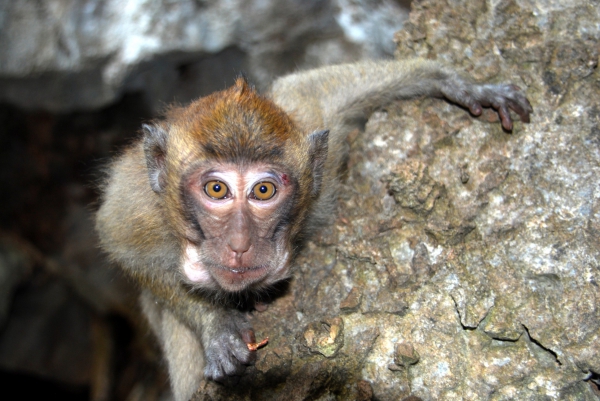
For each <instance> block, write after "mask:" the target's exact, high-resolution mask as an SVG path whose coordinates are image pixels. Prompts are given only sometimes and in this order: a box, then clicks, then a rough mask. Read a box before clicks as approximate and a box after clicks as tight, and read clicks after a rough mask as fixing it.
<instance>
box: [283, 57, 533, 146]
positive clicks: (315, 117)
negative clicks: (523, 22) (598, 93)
mask: <svg viewBox="0 0 600 401" xmlns="http://www.w3.org/2000/svg"><path fill="white" fill-rule="evenodd" d="M271 96H272V97H273V99H274V100H275V102H276V103H277V104H278V105H280V106H281V107H282V108H283V109H284V110H286V111H287V112H289V113H290V114H292V115H293V116H294V117H295V118H296V119H297V120H298V121H300V123H301V124H303V125H305V126H306V127H307V128H309V129H310V130H314V129H322V128H329V129H331V130H332V132H339V133H340V135H341V136H344V132H345V131H348V129H347V128H348V124H349V123H352V122H353V121H356V120H360V119H364V118H365V117H368V115H369V113H371V112H372V111H373V110H374V109H376V108H379V107H382V106H385V105H386V104H387V103H389V102H390V101H392V100H394V99H410V98H415V97H422V96H425V97H427V96H429V97H445V98H447V99H448V100H451V101H453V102H455V103H457V104H459V105H461V106H465V107H467V108H469V110H470V111H471V112H472V113H473V114H475V115H479V114H481V107H482V106H483V107H492V108H494V109H495V110H497V111H498V113H499V114H500V118H501V121H502V126H503V127H504V128H505V129H507V130H511V129H512V120H511V117H510V114H509V112H508V109H512V110H514V111H515V112H516V113H517V114H518V115H519V116H520V117H521V120H522V121H524V122H529V114H530V113H531V112H532V111H533V109H532V108H531V105H530V104H529V101H528V100H527V98H526V97H525V96H524V95H523V94H522V92H520V90H519V88H518V87H516V86H514V85H485V84H483V85H479V84H475V83H473V82H472V81H471V80H470V79H469V78H468V77H465V76H463V75H461V74H459V73H457V72H456V71H455V70H454V69H452V68H450V67H447V66H444V65H443V64H441V63H438V62H436V61H432V60H424V59H414V60H395V61H378V62H374V61H365V62H361V63H356V64H345V65H335V66H327V67H323V68H320V69H315V70H310V71H306V72H300V73H297V74H292V75H288V76H286V77H283V78H280V79H278V80H277V81H276V82H275V83H274V84H273V87H272V90H271Z"/></svg>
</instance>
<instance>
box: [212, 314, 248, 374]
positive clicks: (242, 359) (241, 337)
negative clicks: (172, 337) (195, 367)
mask: <svg viewBox="0 0 600 401" xmlns="http://www.w3.org/2000/svg"><path fill="white" fill-rule="evenodd" d="M224 320H225V321H221V322H219V323H218V325H217V327H214V328H213V330H209V332H210V333H207V332H205V336H206V335H207V334H208V335H209V338H208V339H207V341H206V342H205V344H204V357H205V367H204V376H205V377H206V378H207V379H210V380H214V381H217V382H220V383H224V384H230V383H231V384H234V383H235V382H237V381H238V380H239V378H240V376H241V375H242V373H244V370H245V369H246V366H249V365H252V364H254V361H255V360H256V351H251V350H249V349H248V345H247V344H248V343H254V342H256V339H255V337H254V331H253V330H252V327H251V326H250V324H249V323H248V322H247V321H246V319H245V318H243V317H241V316H233V317H228V318H227V319H224Z"/></svg>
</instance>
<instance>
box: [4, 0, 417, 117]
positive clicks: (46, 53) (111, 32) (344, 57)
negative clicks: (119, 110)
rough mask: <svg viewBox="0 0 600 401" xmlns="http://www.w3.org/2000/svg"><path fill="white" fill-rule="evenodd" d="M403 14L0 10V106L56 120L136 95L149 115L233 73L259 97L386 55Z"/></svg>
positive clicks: (211, 4) (347, 8)
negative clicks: (150, 109) (291, 80)
mask: <svg viewBox="0 0 600 401" xmlns="http://www.w3.org/2000/svg"><path fill="white" fill-rule="evenodd" d="M406 15H407V12H406V9H405V8H402V7H400V6H398V5H397V4H396V3H395V2H393V1H391V0H386V1H383V2H377V4H374V3H373V2H368V1H348V0H325V1H314V0H313V1H298V0H270V1H261V2H247V1H243V0H234V1H226V2H225V1H206V0H181V1H177V2H171V1H167V0H156V1H154V0H153V1H146V0H135V1H129V2H127V3H126V4H123V2H122V1H119V0H93V1H83V2H82V1H73V0H68V1H63V0H48V1H44V2H42V3H36V2H31V1H27V0H14V1H8V2H3V3H2V4H1V5H0V101H4V102H10V103H13V104H16V105H18V106H20V107H23V108H26V109H44V110H48V111H52V112H65V111H71V110H82V109H92V108H98V107H101V106H104V105H107V104H109V103H112V102H114V101H115V100H116V98H118V97H120V96H121V95H122V94H123V93H125V92H134V91H137V92H142V93H143V94H144V95H145V97H146V98H147V99H148V100H149V103H151V104H152V105H153V106H154V108H155V109H159V108H162V107H163V106H164V103H165V102H167V103H170V102H172V101H173V100H176V101H180V102H187V101H189V100H191V99H193V98H195V97H198V96H200V95H206V94H208V93H210V92H213V91H215V90H220V89H223V88H224V87H225V86H226V85H228V84H231V83H232V81H233V79H234V78H235V77H236V76H237V75H238V74H240V72H242V71H246V72H247V73H248V75H249V76H250V77H251V78H252V80H253V81H255V82H256V83H257V84H258V86H260V87H264V86H265V85H267V84H268V83H270V82H271V80H272V79H273V77H275V76H278V75H281V74H283V73H285V72H290V71H292V70H294V69H296V68H298V67H302V66H303V67H310V66H315V65H320V64H323V63H333V62H341V61H351V60H356V59H358V58H362V57H381V56H385V55H388V56H389V55H390V54H391V53H392V52H393V42H392V41H391V37H392V34H393V32H394V31H396V30H397V29H399V28H400V27H401V26H402V22H403V21H404V19H405V18H406ZM299 16H302V18H298V17H299Z"/></svg>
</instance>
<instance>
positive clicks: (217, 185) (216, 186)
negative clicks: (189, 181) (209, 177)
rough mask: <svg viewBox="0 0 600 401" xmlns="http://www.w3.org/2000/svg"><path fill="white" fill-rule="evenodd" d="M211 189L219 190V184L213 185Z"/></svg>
mask: <svg viewBox="0 0 600 401" xmlns="http://www.w3.org/2000/svg"><path fill="white" fill-rule="evenodd" d="M213 191H215V192H221V186H220V185H219V184H215V185H213Z"/></svg>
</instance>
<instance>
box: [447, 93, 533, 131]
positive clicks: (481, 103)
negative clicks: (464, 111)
mask: <svg viewBox="0 0 600 401" xmlns="http://www.w3.org/2000/svg"><path fill="white" fill-rule="evenodd" d="M450 86H453V85H450ZM456 86H457V87H448V88H444V90H443V93H444V96H446V97H447V98H448V99H449V100H452V101H453V102H456V103H458V104H460V105H461V106H464V107H467V108H468V109H469V110H470V111H471V113H473V114H474V115H476V116H478V115H480V114H481V111H482V110H481V108H482V107H491V108H493V109H494V110H496V111H497V112H498V114H499V115H500V122H501V123H502V127H503V128H504V129H505V130H507V131H512V128H513V122H512V118H511V116H510V112H509V109H511V110H513V111H514V112H515V113H517V114H518V115H519V117H520V118H521V121H523V122H525V123H528V122H529V115H530V114H531V113H533V108H532V107H531V104H530V103H529V100H527V97H525V95H524V94H523V92H522V91H521V89H520V88H519V87H518V86H516V85H512V84H497V85H496V84H484V85H477V84H468V85H464V86H463V85H460V84H459V85H456Z"/></svg>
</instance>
